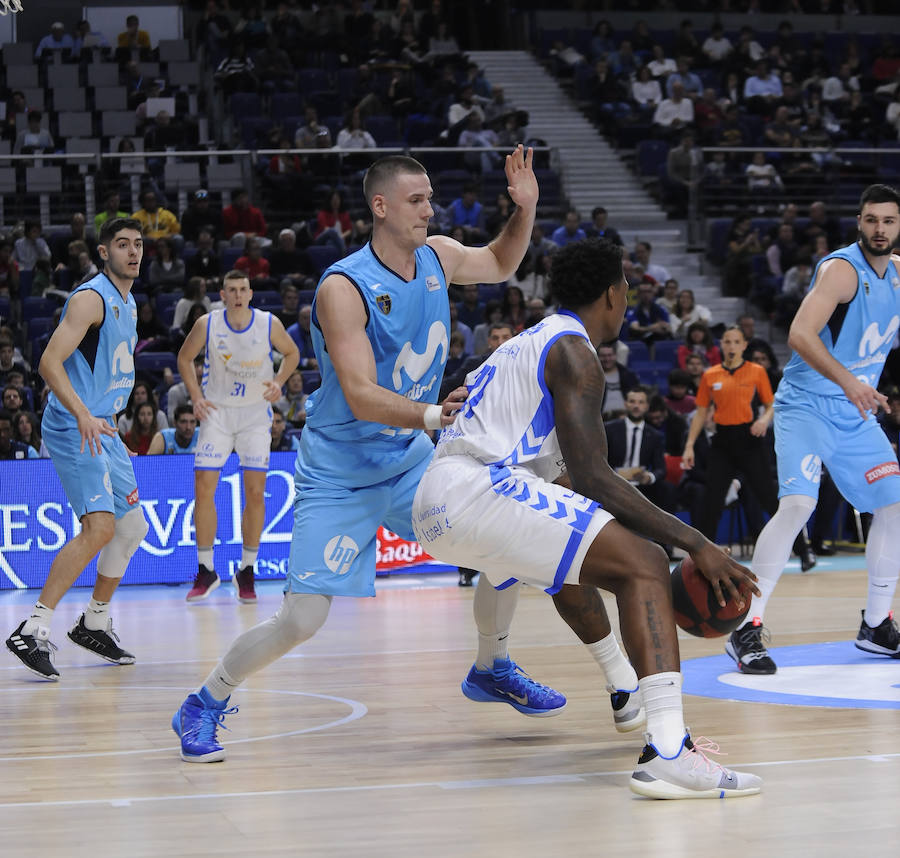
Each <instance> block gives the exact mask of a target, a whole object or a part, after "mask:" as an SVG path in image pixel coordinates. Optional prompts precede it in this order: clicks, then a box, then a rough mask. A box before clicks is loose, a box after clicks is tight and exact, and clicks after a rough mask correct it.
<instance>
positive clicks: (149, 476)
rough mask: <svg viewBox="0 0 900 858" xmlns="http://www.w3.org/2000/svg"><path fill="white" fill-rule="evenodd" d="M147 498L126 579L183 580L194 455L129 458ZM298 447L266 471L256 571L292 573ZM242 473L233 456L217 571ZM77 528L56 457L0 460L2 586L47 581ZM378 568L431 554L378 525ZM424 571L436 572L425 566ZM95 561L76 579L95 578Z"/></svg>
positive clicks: (224, 492)
mask: <svg viewBox="0 0 900 858" xmlns="http://www.w3.org/2000/svg"><path fill="white" fill-rule="evenodd" d="M132 462H133V464H134V472H135V475H136V477H137V484H138V493H139V494H140V500H141V507H142V508H143V511H144V516H145V517H146V519H147V524H148V525H149V528H150V529H149V531H148V533H147V536H146V538H145V539H144V541H143V542H142V543H141V547H140V548H139V549H138V550H137V552H136V553H135V555H134V557H133V558H132V560H131V563H129V565H128V570H127V571H126V573H125V577H124V578H123V579H122V583H123V584H181V583H184V582H186V581H191V580H193V578H194V576H195V575H196V573H197V549H196V543H195V541H194V457H193V456H191V455H169V456H137V457H136V458H134V459H132ZM295 462H296V454H294V453H272V458H271V461H270V464H269V474H268V477H267V478H266V523H265V527H264V528H263V532H262V538H261V540H260V546H259V559H258V561H257V564H256V575H257V577H258V578H262V579H266V578H284V577H285V575H286V573H287V563H288V551H289V549H290V544H291V526H292V523H293V517H294V465H295ZM241 498H242V492H241V473H240V470H239V468H238V460H237V457H236V456H235V455H231V456H230V457H229V459H228V462H227V463H226V465H225V467H224V468H223V470H222V479H221V480H220V482H219V487H218V489H217V491H216V510H217V511H218V521H219V526H218V530H217V534H216V537H217V538H216V549H215V552H216V553H215V558H216V571H217V572H218V573H219V574H220V575H221V576H222V577H223V578H230V577H231V576H232V575H233V574H234V572H236V571H237V567H238V565H239V562H240V556H241V509H242V504H241ZM79 529H80V527H79V523H78V521H77V520H76V519H75V516H74V515H73V513H72V508H71V507H70V506H69V503H68V501H67V500H66V496H65V494H64V492H63V490H62V486H61V485H60V483H59V479H58V478H57V476H56V471H54V470H53V465H52V464H51V462H50V460H49V459H26V460H22V461H3V462H0V589H9V588H24V587H38V588H39V587H41V586H42V585H43V583H44V581H45V579H46V578H47V572H48V571H49V569H50V563H51V562H52V561H53V558H54V557H55V556H56V553H57V552H58V551H59V549H60V548H62V546H63V545H64V544H65V543H66V542H67V541H68V540H69V539H71V538H72V537H73V536H74V535H75V534H76V533H77V532H78V530H79ZM377 558H378V562H377V566H376V568H377V570H378V571H379V572H382V573H384V572H388V571H392V572H396V571H398V570H404V569H408V568H410V567H418V566H421V565H422V564H427V565H428V566H429V567H432V568H433V571H441V570H444V569H446V568H447V567H446V566H445V565H443V564H439V563H436V562H435V561H433V560H432V559H431V558H430V557H429V556H428V555H427V554H425V552H424V551H423V550H422V547H421V546H420V545H419V544H418V543H416V542H407V541H406V540H403V539H401V538H400V537H399V536H397V535H396V534H393V533H391V532H390V531H386V530H384V529H383V528H379V531H378V549H377ZM422 571H429V570H428V569H423V570H422ZM96 572H97V564H96V560H93V561H91V563H90V565H89V566H88V567H87V569H85V571H84V572H83V573H82V574H81V576H80V577H79V578H78V580H77V581H76V582H75V584H76V586H90V585H91V584H93V582H94V578H95V576H96Z"/></svg>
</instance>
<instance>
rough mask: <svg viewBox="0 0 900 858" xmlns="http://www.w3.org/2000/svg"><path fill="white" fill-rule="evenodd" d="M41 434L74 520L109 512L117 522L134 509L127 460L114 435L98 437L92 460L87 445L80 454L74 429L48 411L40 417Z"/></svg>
mask: <svg viewBox="0 0 900 858" xmlns="http://www.w3.org/2000/svg"><path fill="white" fill-rule="evenodd" d="M110 425H113V424H112V422H110ZM41 434H42V437H43V439H44V443H45V444H46V445H47V450H48V451H49V452H50V459H51V461H52V462H53V467H54V468H55V469H56V473H57V474H58V475H59V481H60V482H61V483H62V486H63V490H64V491H65V493H66V497H67V498H68V499H69V503H70V504H71V505H72V510H73V511H74V513H75V515H76V517H77V518H79V519H80V518H81V517H82V516H83V515H86V514H87V513H89V512H112V513H115V516H116V518H121V517H122V516H123V515H125V513H127V512H129V511H131V510H132V509H134V508H135V507H136V506H137V505H138V489H137V481H136V480H135V478H134V468H133V467H132V464H131V457H130V456H129V455H128V450H127V449H126V448H125V443H124V442H123V441H122V439H121V438H120V437H119V435H118V434H115V435H103V436H101V440H100V446H101V451H100V453H99V455H96V456H92V455H91V454H90V451H89V449H88V446H87V444H85V446H84V452H83V453H82V452H80V451H79V448H80V447H81V434H80V433H79V431H78V427H77V426H76V425H75V424H73V423H67V422H65V421H63V420H59V419H58V417H57V416H56V415H55V414H54V413H53V412H52V411H51V410H50V409H48V410H47V411H45V413H44V419H43V421H42V422H41Z"/></svg>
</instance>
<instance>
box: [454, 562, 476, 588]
mask: <svg viewBox="0 0 900 858" xmlns="http://www.w3.org/2000/svg"><path fill="white" fill-rule="evenodd" d="M477 574H478V572H476V571H475V570H474V569H466V568H465V567H463V566H460V567H459V581H458V584H459V586H460V587H471V586H472V579H473V578H474V577H475V576H476V575H477Z"/></svg>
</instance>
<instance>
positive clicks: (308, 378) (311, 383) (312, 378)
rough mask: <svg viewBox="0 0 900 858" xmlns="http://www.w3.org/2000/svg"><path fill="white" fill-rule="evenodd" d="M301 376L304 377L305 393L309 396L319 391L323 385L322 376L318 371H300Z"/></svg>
mask: <svg viewBox="0 0 900 858" xmlns="http://www.w3.org/2000/svg"><path fill="white" fill-rule="evenodd" d="M300 375H302V376H303V392H304V393H305V394H307V395H309V394H310V393H312V392H313V391H314V390H317V389H318V388H319V385H320V384H321V383H322V376H321V375H319V372H318V370H315V369H304V370H301V371H300Z"/></svg>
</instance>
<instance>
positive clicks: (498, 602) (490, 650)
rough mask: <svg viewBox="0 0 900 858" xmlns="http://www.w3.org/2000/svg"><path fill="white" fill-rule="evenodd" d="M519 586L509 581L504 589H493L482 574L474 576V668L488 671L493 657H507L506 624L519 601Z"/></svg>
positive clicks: (507, 624) (507, 631) (507, 627)
mask: <svg viewBox="0 0 900 858" xmlns="http://www.w3.org/2000/svg"><path fill="white" fill-rule="evenodd" d="M519 587H520V585H519V584H513V585H512V587H507V588H506V589H505V590H495V589H494V587H493V586H492V585H491V583H490V581H488V580H487V577H486V576H485V575H479V576H478V584H477V586H476V587H475V598H474V599H473V601H472V613H473V614H474V616H475V625H476V627H477V628H478V655H477V656H476V657H475V666H476V667H477V668H478V670H491V668H493V666H494V661H495V660H497V659H500V660H501V661H503V660H504V659H507V658H509V627H510V625H512V618H513V614H514V613H515V612H516V603H517V602H518V601H519Z"/></svg>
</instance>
